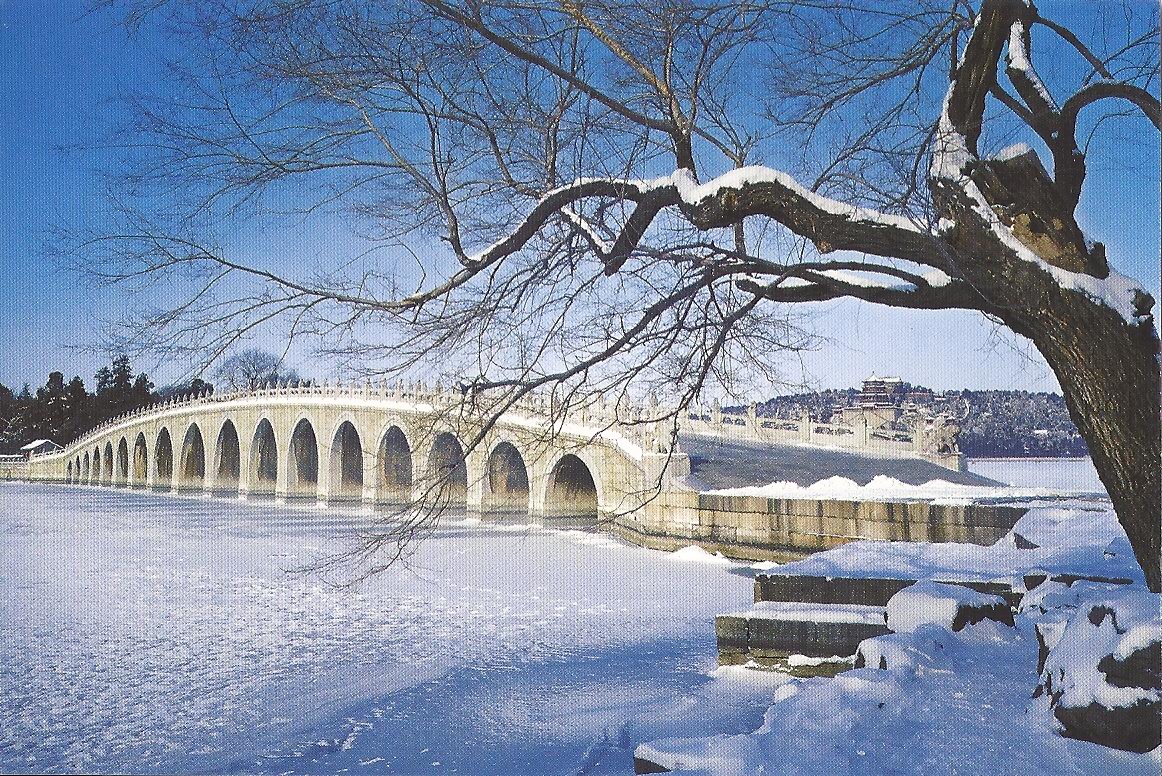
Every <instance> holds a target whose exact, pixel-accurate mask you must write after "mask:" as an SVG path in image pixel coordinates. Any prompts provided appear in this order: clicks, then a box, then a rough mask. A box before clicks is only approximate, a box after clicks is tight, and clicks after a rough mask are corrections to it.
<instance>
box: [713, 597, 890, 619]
mask: <svg viewBox="0 0 1162 776" xmlns="http://www.w3.org/2000/svg"><path fill="white" fill-rule="evenodd" d="M733 616H734V617H745V618H746V619H748V620H785V621H792V622H856V623H863V624H865V625H883V624H884V607H882V606H864V605H862V604H829V605H826V606H824V605H822V604H809V603H799V602H797V601H760V602H758V603H756V604H754V605H753V606H752V607H750V608H749V609H746V610H744V611H740V612H736V613H734V615H733Z"/></svg>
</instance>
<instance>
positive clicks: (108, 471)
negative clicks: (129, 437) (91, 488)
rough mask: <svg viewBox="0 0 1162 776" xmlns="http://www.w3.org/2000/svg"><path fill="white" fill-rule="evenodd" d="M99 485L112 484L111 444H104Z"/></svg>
mask: <svg viewBox="0 0 1162 776" xmlns="http://www.w3.org/2000/svg"><path fill="white" fill-rule="evenodd" d="M101 484H102V485H112V484H113V443H112V442H111V441H110V442H106V443H105V452H104V454H103V455H102V456H101Z"/></svg>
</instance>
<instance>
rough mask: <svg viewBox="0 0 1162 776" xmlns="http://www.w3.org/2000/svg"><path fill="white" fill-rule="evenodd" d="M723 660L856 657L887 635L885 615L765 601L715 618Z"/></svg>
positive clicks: (860, 608)
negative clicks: (870, 642) (791, 655)
mask: <svg viewBox="0 0 1162 776" xmlns="http://www.w3.org/2000/svg"><path fill="white" fill-rule="evenodd" d="M714 628H715V635H716V637H717V640H718V652H719V655H720V657H722V658H725V660H726V661H727V662H730V660H731V658H733V657H739V656H747V657H754V658H783V657H786V655H787V654H788V653H796V654H801V655H808V656H819V657H825V656H831V655H839V656H847V655H853V654H855V651H856V649H857V648H858V647H859V644H860V642H861V641H863V640H864V639H869V638H873V637H875V636H882V635H883V634H885V633H887V632H888V628H887V624H886V609H885V608H884V607H883V606H866V605H861V604H825V605H820V604H815V603H799V602H786V601H764V602H760V603H757V604H755V605H754V606H753V607H752V608H750V609H748V610H746V611H743V612H735V613H732V614H723V615H719V616H718V617H716V618H715V621H714Z"/></svg>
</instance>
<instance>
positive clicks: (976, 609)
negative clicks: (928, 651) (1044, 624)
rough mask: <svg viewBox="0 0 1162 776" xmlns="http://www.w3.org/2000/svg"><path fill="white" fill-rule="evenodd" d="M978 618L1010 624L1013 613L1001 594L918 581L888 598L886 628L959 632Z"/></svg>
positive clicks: (896, 631) (899, 630)
mask: <svg viewBox="0 0 1162 776" xmlns="http://www.w3.org/2000/svg"><path fill="white" fill-rule="evenodd" d="M981 620H994V621H996V622H1000V623H1004V624H1005V625H1012V624H1013V612H1012V610H1011V609H1010V608H1009V605H1008V604H1007V603H1005V600H1004V599H1003V598H1001V597H1000V596H996V595H988V594H986V593H978V592H976V591H975V590H970V589H968V588H967V587H961V586H960V585H949V584H945V583H942V582H928V581H922V582H917V583H916V584H914V585H912V586H911V587H907V588H904V589H903V590H901V591H900V592H898V593H896V594H895V595H894V596H892V598H891V600H890V601H888V609H887V623H888V630H891V631H893V632H894V633H912V632H914V631H915V630H917V629H918V628H920V627H921V626H924V625H939V626H942V627H945V628H947V629H949V630H952V631H959V630H961V629H963V628H964V627H965V626H966V625H972V624H974V623H978V622H980V621H981Z"/></svg>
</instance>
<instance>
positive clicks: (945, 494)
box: [710, 474, 1100, 503]
mask: <svg viewBox="0 0 1162 776" xmlns="http://www.w3.org/2000/svg"><path fill="white" fill-rule="evenodd" d="M710 492H711V493H715V494H717V495H723V496H760V497H765V498H803V499H820V498H821V499H838V500H843V501H879V500H883V499H898V500H905V501H909V500H911V501H933V502H935V503H968V502H970V501H975V500H982V499H1031V498H1054V497H1059V496H1061V495H1062V491H1061V490H1059V489H1050V488H1014V487H991V486H980V485H959V484H956V483H952V482H948V481H947V480H929V481H928V482H925V483H923V484H921V485H910V484H908V483H906V482H901V481H900V480H897V479H895V478H894V477H888V476H885V475H882V474H881V475H877V476H876V477H874V478H872V480H871V481H870V482H868V483H867V484H866V485H860V484H859V483H857V482H855V481H854V480H851V479H848V478H847V477H838V476H836V477H828V478H827V479H823V480H819V481H818V482H815V483H812V484H811V485H799V484H798V483H795V482H788V481H780V482H772V483H770V484H769V485H752V486H748V487H743V488H726V489H723V490H715V491H710ZM1074 492H1075V493H1090V492H1093V491H1091V490H1090V489H1085V488H1083V489H1080V490H1078V491H1074ZM1099 492H1100V491H1099Z"/></svg>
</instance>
